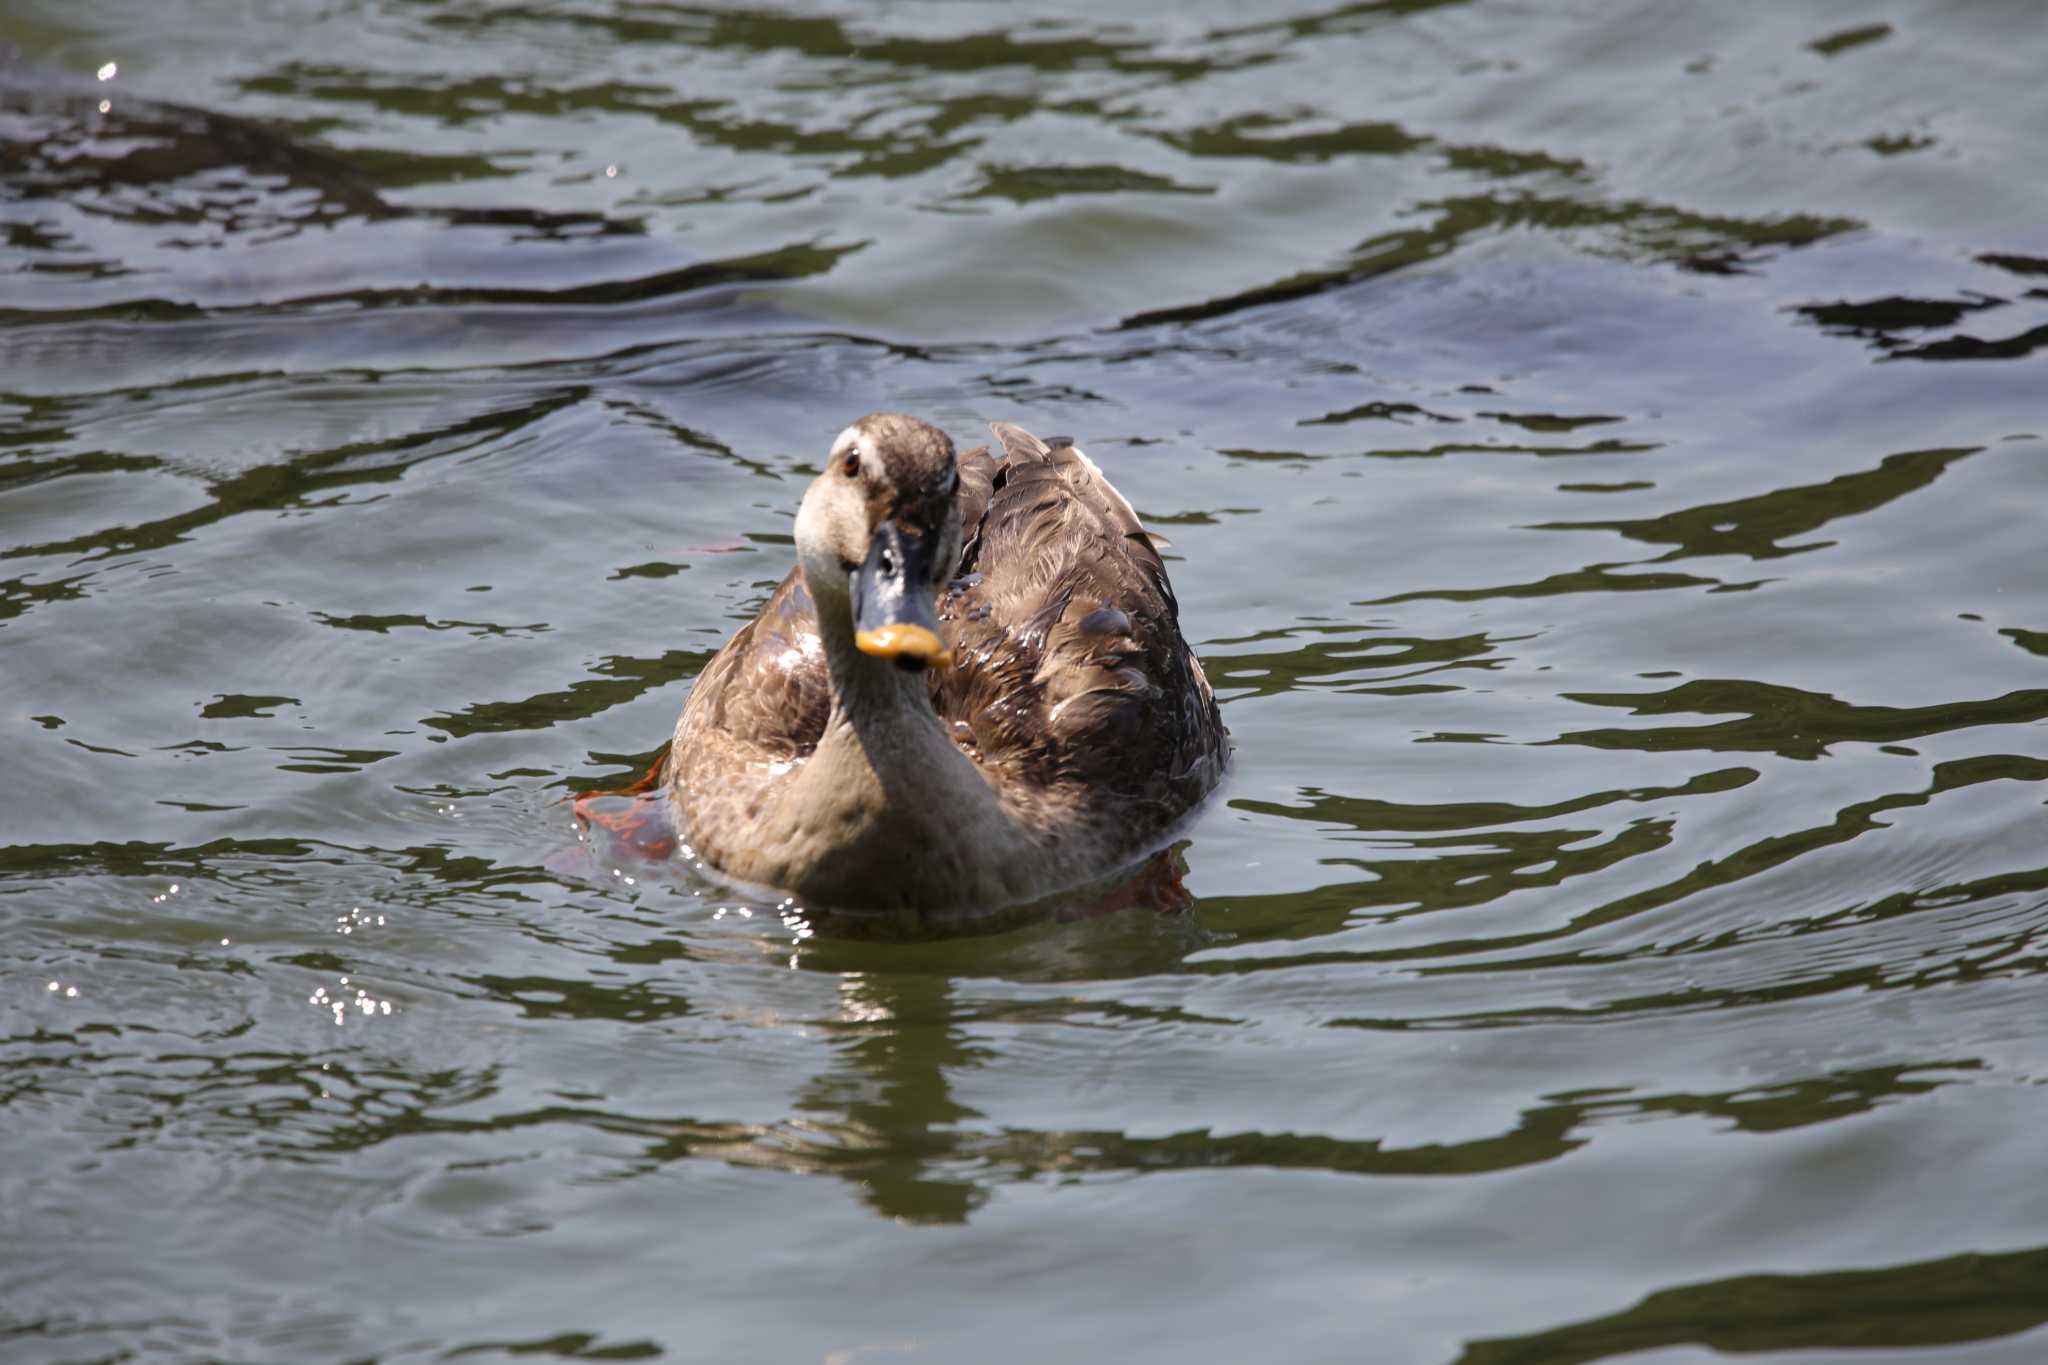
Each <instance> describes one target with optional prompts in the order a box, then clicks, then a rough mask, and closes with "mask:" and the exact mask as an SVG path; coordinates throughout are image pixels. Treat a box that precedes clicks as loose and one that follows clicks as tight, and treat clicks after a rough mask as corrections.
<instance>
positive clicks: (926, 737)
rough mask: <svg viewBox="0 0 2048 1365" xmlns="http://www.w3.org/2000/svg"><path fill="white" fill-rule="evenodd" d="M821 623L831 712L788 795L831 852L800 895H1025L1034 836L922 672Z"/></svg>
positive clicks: (910, 899) (847, 629)
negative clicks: (958, 740)
mask: <svg viewBox="0 0 2048 1365" xmlns="http://www.w3.org/2000/svg"><path fill="white" fill-rule="evenodd" d="M819 615H820V617H821V618H825V617H828V615H836V613H829V614H828V613H826V612H823V611H821V612H820V613H819ZM835 626H838V627H839V629H837V630H835V629H834V627H835ZM820 627H821V629H820V633H821V634H822V635H823V636H824V643H825V654H826V659H827V661H828V663H829V664H830V667H831V671H832V714H831V717H830V719H829V720H827V721H826V723H825V733H824V735H823V737H822V738H821V739H820V740H819V742H818V747H817V750H816V751H815V752H814V753H813V754H812V755H811V758H810V761H809V762H808V763H806V764H805V765H804V770H803V772H802V773H801V775H800V776H799V777H798V778H797V780H796V782H795V784H794V790H792V792H791V793H790V795H791V797H792V798H793V805H794V808H795V809H797V810H799V811H801V812H802V819H803V823H804V824H805V825H806V826H807V830H808V832H809V834H810V836H811V837H812V838H814V839H821V840H822V842H824V843H826V844H828V845H830V846H831V847H832V849H833V853H832V855H831V856H830V857H828V858H826V859H824V860H823V862H822V865H821V866H820V867H819V868H818V869H817V880H816V881H815V883H814V884H813V885H811V886H808V887H805V888H803V890H804V891H805V892H806V893H807V894H809V895H811V896H812V897H813V898H815V899H818V900H821V901H826V902H837V903H839V904H844V905H877V906H883V905H889V904H892V903H893V904H904V905H920V906H934V905H944V904H948V903H952V904H960V905H978V904H993V903H998V902H1000V901H1003V900H1005V899H1021V898H1022V895H1023V894H1024V893H1025V892H1027V891H1028V890H1029V888H1030V878H1031V875H1032V873H1033V871H1034V868H1033V862H1034V854H1035V853H1036V852H1037V842H1038V841H1037V840H1035V839H1034V838H1032V837H1031V835H1030V834H1029V833H1028V832H1027V831H1026V830H1024V829H1023V828H1021V827H1020V826H1019V825H1018V824H1017V823H1016V822H1015V821H1014V820H1012V819H1011V818H1010V816H1009V815H1008V814H1007V813H1006V812H1005V811H1004V809H1003V806H1002V803H1001V802H1000V801H999V800H998V799H997V797H996V794H995V792H994V790H993V789H992V788H991V787H990V786H989V784H988V782H987V781H985V780H984V779H983V778H982V776H981V774H980V773H979V772H978V771H977V770H976V769H975V767H974V764H973V763H971V762H970V761H969V760H968V759H967V757H966V755H964V754H962V753H961V752H960V750H959V749H958V748H956V747H955V746H954V744H953V741H952V740H951V738H949V737H948V736H947V734H946V731H945V727H944V723H943V722H942V721H940V719H939V717H938V715H937V714H936V713H935V712H934V711H933V710H932V703H931V695H930V692H929V689H928V685H927V682H926V679H925V676H924V674H923V673H921V672H909V671H906V670H904V669H901V668H898V667H897V666H896V665H895V664H893V663H892V662H890V661H888V660H886V659H877V658H873V657H870V656H869V655H866V654H863V653H861V652H860V650H859V649H858V648H856V647H855V645H854V642H853V630H852V625H851V622H850V621H840V622H832V623H831V624H827V623H826V621H825V620H821V621H820ZM835 636H836V637H838V638H835Z"/></svg>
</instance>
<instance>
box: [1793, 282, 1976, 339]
mask: <svg viewBox="0 0 2048 1365" xmlns="http://www.w3.org/2000/svg"><path fill="white" fill-rule="evenodd" d="M2004 304H2005V300H2003V299H1995V298H1992V297H1991V296H1990V295H1988V294H1979V295H1974V296H1972V297H1970V298H1965V299H1909V298H1900V297H1898V296H1897V295H1892V296H1888V297H1886V298H1881V299H1870V300H1867V301H1865V302H1863V303H1847V302H1843V303H1803V304H1801V305H1799V307H1798V308H1796V309H1794V310H1793V311H1794V312H1796V313H1799V314H1800V315H1801V316H1803V317H1808V318H1812V319H1813V320H1814V321H1815V322H1817V323H1819V324H1820V325H1821V326H1822V327H1825V328H1827V329H1828V330H1829V331H1832V332H1837V333H1840V334H1842V335H1845V336H1853V337H1861V338H1863V339H1864V340H1866V341H1874V342H1876V343H1877V344H1878V345H1880V346H1883V347H1885V348H1886V349H1890V348H1892V347H1895V346H1899V345H1902V344H1904V343H1902V342H1900V341H1899V340H1898V338H1897V337H1896V335H1894V334H1895V333H1898V332H1918V331H1931V330H1933V329H1935V328H1939V327H1953V326H1955V325H1956V324H1957V323H1958V322H1961V321H1962V320H1963V319H1964V318H1965V317H1967V316H1968V315H1970V314H1971V313H1975V312H1980V311H1982V310H1983V309H1986V308H1999V307H2003V306H2004Z"/></svg>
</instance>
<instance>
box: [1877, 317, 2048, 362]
mask: <svg viewBox="0 0 2048 1365" xmlns="http://www.w3.org/2000/svg"><path fill="white" fill-rule="evenodd" d="M2043 347H2048V323H2043V324H2042V325H2041V326H2039V327H2030V328H2028V329H2027V330H2026V331H2024V332H2020V333H2017V334H2016V335H2013V336H2009V337H1998V338H1995V339H1993V340H1991V341H1982V340H1979V339H1978V338H1976V337H1973V336H1953V337H1944V338H1942V339H1941V340H1940V341H1930V342H1928V343H1927V344H1926V345H1924V346H1911V347H1907V348H1905V349H1903V350H1897V351H1893V352H1892V354H1891V358H1892V359H1894V360H2019V359H2021V358H2023V357H2025V356H2029V355H2032V354H2033V353H2034V352H2035V351H2037V350H2040V349H2042V348H2043Z"/></svg>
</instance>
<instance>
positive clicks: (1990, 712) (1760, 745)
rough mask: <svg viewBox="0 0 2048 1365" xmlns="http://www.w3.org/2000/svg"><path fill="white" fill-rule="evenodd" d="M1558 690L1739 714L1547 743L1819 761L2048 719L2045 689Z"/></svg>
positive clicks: (1668, 711) (1647, 710)
mask: <svg viewBox="0 0 2048 1365" xmlns="http://www.w3.org/2000/svg"><path fill="white" fill-rule="evenodd" d="M1558 695H1559V696H1561V697H1563V698H1564V699H1565V700H1567V701H1575V702H1581V703H1584V704H1585V705H1587V706H1608V707H1617V708H1621V709H1624V710H1627V711H1628V712H1629V714H1631V715H1636V716H1691V715H1725V716H1731V717H1734V719H1730V720H1722V721H1715V722H1712V723H1710V724H1700V725H1657V726H1645V727H1640V728H1633V729H1600V730H1573V731H1569V732H1567V733H1565V734H1562V735H1559V736H1558V737H1557V738H1556V739H1551V740H1544V741H1541V742H1542V743H1545V744H1583V745H1586V746H1588V747H1590V748H1595V749H1631V750H1642V751H1645V752H1650V753H1673V752H1680V751H1685V750H1694V749H1702V750H1708V751H1711V752H1714V753H1724V754H1729V753H1774V754H1778V755H1780V756H1781V757H1784V758H1806V759H1812V758H1821V757H1824V756H1825V755H1826V754H1827V752H1828V750H1829V748H1830V746H1832V745H1836V744H1904V743H1906V742H1907V741H1909V740H1915V739H1924V738H1926V737H1927V736H1929V735H1941V734H1947V733H1949V732H1951V731H1954V730H1968V729H1972V728H1975V727H1978V726H1986V725H1994V726H1995V725H2030V724H2033V723H2034V722H2036V721H2040V720H2043V719H2048V689H2043V688H2038V687H2030V688H2023V689H2021V690H2019V691H2017V692H2007V693H2004V694H2002V695H2000V696H1996V697H1986V698H1982V699H1980V700H1972V701H1952V702H1941V703H1939V704H1937V705H1934V706H1858V705H1856V704H1855V703H1853V702H1846V701H1842V700H1840V699H1838V698H1836V697H1831V696H1829V695H1828V694H1827V693H1825V692H1807V691H1804V690H1802V689H1800V688H1797V687H1785V686H1782V685H1780V684H1777V683H1765V682H1751V681H1749V680H1748V679H1744V678H1698V679H1694V680H1692V681H1690V682H1683V683H1680V684H1679V685H1678V686H1676V687H1671V688H1667V689H1665V690H1663V691H1661V692H1562V693H1559V694H1558ZM2015 761H2020V760H2015Z"/></svg>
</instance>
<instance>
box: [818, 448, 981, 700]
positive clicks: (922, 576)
mask: <svg viewBox="0 0 2048 1365" xmlns="http://www.w3.org/2000/svg"><path fill="white" fill-rule="evenodd" d="M959 487H960V473H959V469H958V467H957V465H956V462H955V459H954V455H953V442H952V441H951V440H949V439H948V438H947V436H946V433H945V432H943V431H940V430H939V429H938V428H937V427H935V426H933V425H931V424H930V423H929V422H921V421H919V420H918V419H917V418H915V417H904V416H902V415H900V414H897V413H893V412H878V413H873V414H871V415H869V416H866V417H863V418H861V419H860V420H859V421H858V422H855V423H854V424H853V425H852V426H850V427H848V428H847V429H846V430H844V431H842V432H840V433H839V439H837V440H836V441H834V442H833V443H832V453H831V455H830V456H829V457H827V459H826V461H825V472H824V473H822V474H820V475H818V477H817V478H816V479H814V480H813V481H812V482H811V486H810V488H809V489H808V490H807V491H806V492H805V493H804V501H803V506H802V507H801V508H800V509H799V510H798V511H797V514H796V548H797V554H798V556H799V558H801V560H802V561H803V566H804V581H805V584H806V585H807V586H808V587H809V588H810V590H811V597H812V599H813V600H815V601H816V602H817V604H818V614H819V617H820V621H821V624H822V623H823V621H824V618H825V617H826V615H827V613H834V614H838V615H841V616H843V617H845V618H846V619H848V620H850V621H851V623H852V627H853V639H854V644H855V645H856V646H857V647H858V648H859V649H860V651H861V652H862V653H863V654H868V655H872V656H874V657H876V658H880V659H888V660H890V661H892V662H894V663H895V664H896V665H897V666H898V667H899V668H903V669H906V670H908V671H911V672H916V671H918V670H920V669H923V668H924V667H925V666H926V665H927V664H941V665H943V664H947V663H950V662H951V661H952V652H951V651H950V650H949V649H948V648H947V646H946V642H945V640H944V639H943V638H942V637H941V636H940V634H939V618H938V613H937V610H936V609H935V606H934V602H935V599H936V596H937V593H938V590H939V589H940V588H942V587H944V586H945V584H946V582H947V581H948V580H949V579H950V578H951V577H952V576H953V570H954V567H955V566H956V565H957V564H958V563H959V561H960V500H959V497H958V496H957V494H958V491H959Z"/></svg>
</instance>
